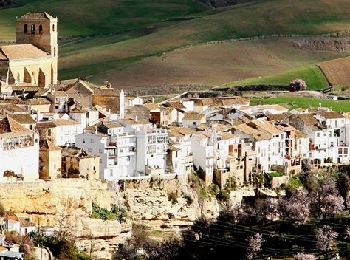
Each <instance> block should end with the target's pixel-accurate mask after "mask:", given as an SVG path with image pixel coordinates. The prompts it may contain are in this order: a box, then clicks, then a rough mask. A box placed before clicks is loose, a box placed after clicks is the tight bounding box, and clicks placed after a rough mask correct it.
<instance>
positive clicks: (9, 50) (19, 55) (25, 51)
mask: <svg viewBox="0 0 350 260" xmlns="http://www.w3.org/2000/svg"><path fill="white" fill-rule="evenodd" d="M1 55H3V56H5V57H6V60H21V59H33V58H34V59H35V58H45V57H50V55H49V54H48V53H46V52H44V51H42V50H40V49H39V48H37V47H35V46H34V45H32V44H13V45H6V46H0V59H1Z"/></svg>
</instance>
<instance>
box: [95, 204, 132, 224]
mask: <svg viewBox="0 0 350 260" xmlns="http://www.w3.org/2000/svg"><path fill="white" fill-rule="evenodd" d="M91 218H96V219H103V220H118V221H119V222H121V223H122V222H126V218H127V213H126V210H125V209H123V208H120V207H118V206H116V205H113V206H112V209H111V211H109V210H108V209H105V208H101V207H100V206H98V205H97V204H95V203H92V214H91Z"/></svg>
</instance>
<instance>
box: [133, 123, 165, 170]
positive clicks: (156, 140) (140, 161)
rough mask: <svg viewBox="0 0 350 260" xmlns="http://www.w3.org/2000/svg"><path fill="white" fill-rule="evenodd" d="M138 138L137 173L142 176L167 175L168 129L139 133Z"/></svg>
mask: <svg viewBox="0 0 350 260" xmlns="http://www.w3.org/2000/svg"><path fill="white" fill-rule="evenodd" d="M136 136H137V138H136V144H137V146H136V151H137V159H136V161H137V164H136V170H137V172H138V173H139V174H141V175H143V174H146V175H161V174H165V173H166V170H167V169H166V166H167V164H166V158H167V153H168V131H167V130H166V129H151V130H143V131H138V132H137V133H136Z"/></svg>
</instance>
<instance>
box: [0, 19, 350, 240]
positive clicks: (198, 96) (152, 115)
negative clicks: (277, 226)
mask: <svg viewBox="0 0 350 260" xmlns="http://www.w3.org/2000/svg"><path fill="white" fill-rule="evenodd" d="M57 26H58V19H57V18H54V17H52V16H50V15H49V14H47V13H28V14H25V15H23V16H21V17H19V18H17V26H16V29H17V33H16V44H13V45H8V46H0V183H32V182H39V181H42V180H46V181H53V180H56V179H62V178H64V179H72V180H71V181H72V182H73V183H74V181H75V180H76V179H86V180H101V181H103V182H112V183H113V182H114V183H121V182H122V181H130V180H149V179H152V178H155V179H175V178H182V179H185V180H186V179H187V178H188V177H189V176H190V175H191V174H193V173H196V174H198V176H199V177H200V178H201V179H202V180H203V181H204V183H205V185H207V186H210V185H212V184H213V183H214V184H216V185H218V186H219V187H220V188H222V189H223V188H225V187H226V185H227V183H228V182H229V181H230V182H232V181H233V182H234V183H235V186H236V189H238V190H239V189H242V190H251V191H254V190H255V189H256V188H257V187H258V188H261V191H262V192H264V189H262V188H263V187H262V185H261V183H259V182H258V179H259V178H258V177H259V176H261V175H264V174H271V176H273V181H272V188H276V187H279V186H280V185H282V184H283V183H287V182H288V179H289V178H291V177H293V176H294V175H296V174H298V173H300V172H301V171H302V168H303V167H309V168H327V167H336V166H339V165H346V164H349V163H350V151H349V145H350V114H347V113H339V112H334V111H331V110H330V109H329V108H323V107H319V108H318V109H314V110H310V109H309V110H307V109H305V110H304V109H294V110H289V109H288V108H285V107H283V106H281V105H258V106H252V105H250V101H249V99H246V98H243V97H240V96H229V95H227V96H225V95H223V94H222V93H219V92H217V93H216V94H213V93H211V94H210V95H208V93H205V92H203V93H202V92H193V93H190V92H186V93H183V94H181V95H178V96H175V97H173V98H171V99H168V100H164V101H162V102H158V103H157V102H155V101H154V98H146V97H139V96H130V95H128V94H127V93H125V92H124V91H123V90H118V89H115V88H113V86H110V85H109V84H105V85H96V84H92V83H90V82H88V81H85V80H81V79H72V80H66V81H59V80H58V70H57V69H58V68H57V64H58V57H59V48H58V47H59V46H58V34H57V31H58V29H57ZM0 185H1V184H0ZM266 192H267V191H266ZM5 206H6V205H5ZM4 221H5V222H4V223H17V222H19V220H18V218H17V219H16V218H15V220H14V218H13V216H12V218H11V217H8V218H6V219H4ZM16 221H17V222H16ZM5 226H6V228H7V229H8V230H12V229H13V230H16V231H18V232H19V233H24V234H25V233H27V232H29V231H28V230H26V229H25V228H24V227H30V229H35V225H34V224H33V225H32V226H31V225H28V223H27V225H24V226H23V227H22V229H21V227H20V225H18V226H14V225H11V224H7V225H5Z"/></svg>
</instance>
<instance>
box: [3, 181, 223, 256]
mask: <svg viewBox="0 0 350 260" xmlns="http://www.w3.org/2000/svg"><path fill="white" fill-rule="evenodd" d="M0 202H1V203H2V204H3V205H4V207H5V210H7V211H12V212H14V213H16V214H17V215H19V216H23V217H30V218H31V219H32V221H33V222H34V223H35V224H36V225H39V226H41V227H44V226H51V227H56V228H57V229H59V228H65V229H68V230H70V231H71V233H72V234H73V235H74V236H75V238H76V244H77V246H78V248H79V249H80V250H84V251H85V252H86V253H87V254H88V255H91V256H92V258H93V259H110V258H111V257H112V253H113V252H114V251H115V249H116V247H117V246H118V244H121V243H123V242H124V241H125V240H126V239H127V238H128V237H130V236H131V230H132V223H138V224H143V225H146V226H148V227H150V228H151V230H160V231H169V230H171V231H174V232H176V231H178V230H181V229H182V228H184V227H188V226H189V225H192V223H193V222H194V221H195V220H196V219H197V218H198V217H201V216H204V217H207V218H215V217H217V216H218V214H219V209H220V208H219V204H218V202H217V201H216V200H215V199H210V198H205V199H203V198H201V199H199V198H198V194H197V193H196V192H195V191H194V190H192V189H191V187H190V186H189V185H188V183H187V180H186V178H185V179H182V180H181V179H172V180H159V181H158V180H156V181H152V180H151V181H150V180H144V181H129V182H124V183H123V185H121V187H119V186H118V185H116V184H111V183H106V182H102V181H93V182H91V181H87V180H83V179H75V180H72V179H59V180H54V181H47V182H45V181H39V182H35V183H8V184H1V185H0ZM93 202H94V203H95V204H97V205H99V207H102V208H106V209H111V207H112V205H116V206H118V207H120V208H125V209H126V210H127V221H126V222H124V223H120V222H119V221H116V220H102V219H92V218H91V217H90V216H91V213H92V203H93Z"/></svg>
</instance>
